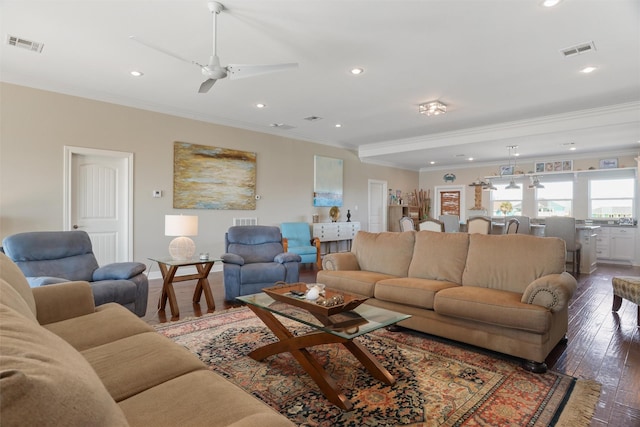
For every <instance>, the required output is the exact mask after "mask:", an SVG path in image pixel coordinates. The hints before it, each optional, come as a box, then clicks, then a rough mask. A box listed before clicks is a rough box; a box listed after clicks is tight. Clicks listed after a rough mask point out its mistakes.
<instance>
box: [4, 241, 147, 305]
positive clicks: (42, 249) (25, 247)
mask: <svg viewBox="0 0 640 427" xmlns="http://www.w3.org/2000/svg"><path fill="white" fill-rule="evenodd" d="M2 249H3V251H4V252H5V253H6V254H7V256H8V257H9V258H10V259H11V260H12V261H13V262H15V263H16V264H17V265H18V267H19V268H20V270H22V272H23V273H24V275H25V276H26V277H27V281H28V282H29V285H30V286H31V287H38V286H44V285H51V284H55V283H62V282H69V281H76V280H84V281H87V282H89V284H90V285H91V289H92V291H93V298H94V300H95V304H96V306H98V305H101V304H106V303H109V302H116V303H118V304H121V305H123V306H125V307H126V308H128V309H129V310H131V311H132V312H133V313H135V314H137V315H138V316H140V317H142V316H144V315H145V314H146V312H147V299H148V296H149V282H148V280H147V276H146V275H144V274H143V272H144V270H145V269H146V266H145V265H144V264H142V263H140V262H118V263H113V264H109V265H105V266H103V267H99V266H98V261H97V260H96V257H95V255H94V254H93V247H92V245H91V240H90V239H89V235H88V234H87V233H86V232H84V231H34V232H28V233H18V234H14V235H12V236H8V237H5V238H4V240H3V241H2Z"/></svg>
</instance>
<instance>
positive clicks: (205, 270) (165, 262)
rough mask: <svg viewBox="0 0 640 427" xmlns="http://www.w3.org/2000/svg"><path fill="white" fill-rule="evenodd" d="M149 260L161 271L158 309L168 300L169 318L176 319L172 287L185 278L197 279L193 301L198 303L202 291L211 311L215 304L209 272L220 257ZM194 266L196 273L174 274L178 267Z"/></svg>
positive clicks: (175, 304) (177, 315) (174, 296)
mask: <svg viewBox="0 0 640 427" xmlns="http://www.w3.org/2000/svg"><path fill="white" fill-rule="evenodd" d="M149 259H150V260H151V261H155V262H157V263H158V267H159V268H160V272H161V273H162V294H161V295H160V298H159V299H158V309H159V310H164V309H165V307H166V306H167V301H169V308H170V309H171V320H177V319H179V318H180V309H179V308H178V302H177V300H176V293H175V291H174V289H173V284H174V283H176V282H184V281H187V280H196V279H197V280H198V283H197V284H196V288H195V290H194V291H193V302H194V303H198V302H200V299H201V298H202V293H203V292H204V298H205V300H206V301H207V313H213V312H214V310H215V308H216V305H215V302H214V301H213V294H212V293H211V286H210V285H209V278H208V277H209V272H210V271H211V268H212V267H213V264H215V262H216V261H222V260H221V259H220V258H209V259H207V260H203V259H199V258H192V259H188V260H175V259H172V258H149ZM188 266H195V267H196V269H197V271H198V272H197V273H195V274H187V275H184V276H176V272H177V271H178V268H180V267H188Z"/></svg>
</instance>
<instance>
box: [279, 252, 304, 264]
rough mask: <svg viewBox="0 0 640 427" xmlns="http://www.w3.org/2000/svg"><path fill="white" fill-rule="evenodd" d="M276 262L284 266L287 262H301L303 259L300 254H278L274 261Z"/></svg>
mask: <svg viewBox="0 0 640 427" xmlns="http://www.w3.org/2000/svg"><path fill="white" fill-rule="evenodd" d="M273 260H274V261H275V262H279V263H280V264H284V263H287V262H301V261H302V257H300V255H298V254H294V253H293V252H283V253H281V254H278V255H276V256H275V258H274V259H273Z"/></svg>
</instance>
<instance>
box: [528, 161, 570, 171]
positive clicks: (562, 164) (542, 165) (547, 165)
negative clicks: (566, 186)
mask: <svg viewBox="0 0 640 427" xmlns="http://www.w3.org/2000/svg"><path fill="white" fill-rule="evenodd" d="M572 170H573V160H559V161H558V160H556V161H554V162H536V163H535V171H536V173H542V172H566V171H572Z"/></svg>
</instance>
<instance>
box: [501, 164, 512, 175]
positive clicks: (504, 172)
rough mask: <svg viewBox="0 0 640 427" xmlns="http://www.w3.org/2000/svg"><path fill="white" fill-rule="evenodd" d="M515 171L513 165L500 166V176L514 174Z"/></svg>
mask: <svg viewBox="0 0 640 427" xmlns="http://www.w3.org/2000/svg"><path fill="white" fill-rule="evenodd" d="M513 172H514V170H513V166H512V165H508V166H500V176H504V175H513Z"/></svg>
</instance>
